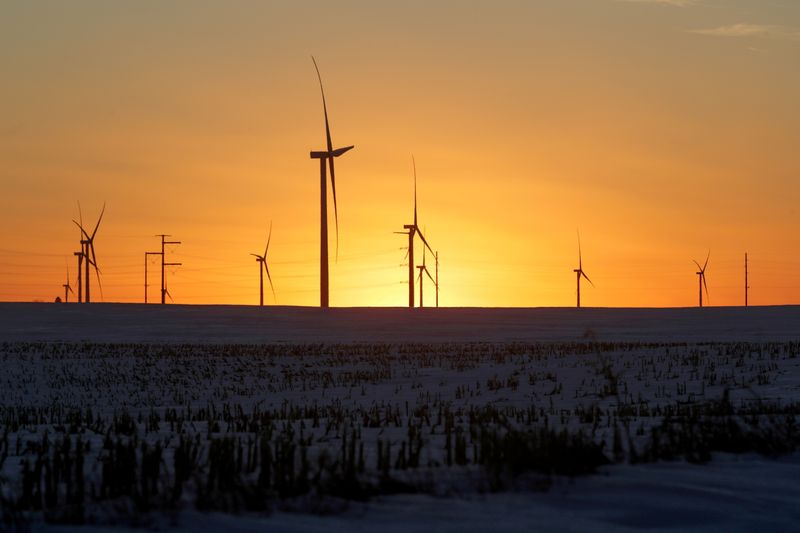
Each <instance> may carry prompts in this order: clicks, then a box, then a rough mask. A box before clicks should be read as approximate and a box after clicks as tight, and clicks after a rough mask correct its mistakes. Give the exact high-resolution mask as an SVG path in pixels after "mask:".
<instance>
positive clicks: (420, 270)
mask: <svg viewBox="0 0 800 533" xmlns="http://www.w3.org/2000/svg"><path fill="white" fill-rule="evenodd" d="M417 268H418V269H419V306H420V307H425V306H424V304H423V300H422V287H423V285H424V283H423V281H424V279H423V278H422V273H423V272H424V273H425V274H426V275H427V276H428V278H429V279H430V280H431V281H432V282H433V283H434V284H436V280H434V279H433V276H431V273H430V272H428V267H427V266H425V248H423V249H422V264H421V265H417ZM437 291H438V287H437Z"/></svg>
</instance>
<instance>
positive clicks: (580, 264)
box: [573, 232, 594, 307]
mask: <svg viewBox="0 0 800 533" xmlns="http://www.w3.org/2000/svg"><path fill="white" fill-rule="evenodd" d="M573 272H575V277H576V279H577V282H578V307H580V306H581V276H582V277H584V278H586V281H588V282H589V284H590V285H591V286H592V287H594V283H592V280H590V279H589V276H587V275H586V272H584V271H583V261H582V259H581V234H580V232H579V233H578V268H576V269H575V270H573Z"/></svg>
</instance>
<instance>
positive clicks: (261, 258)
mask: <svg viewBox="0 0 800 533" xmlns="http://www.w3.org/2000/svg"><path fill="white" fill-rule="evenodd" d="M271 239H272V222H270V223H269V236H268V237H267V246H266V248H264V255H258V254H250V255H252V256H255V258H256V262H257V263H258V288H259V300H258V302H259V303H258V305H261V306H263V305H264V272H266V273H267V279H268V280H269V287H270V288H271V289H272V298H273V300H275V287H273V286H272V276H270V275H269V267H268V266H267V252H268V251H269V241H270V240H271Z"/></svg>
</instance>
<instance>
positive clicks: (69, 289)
mask: <svg viewBox="0 0 800 533" xmlns="http://www.w3.org/2000/svg"><path fill="white" fill-rule="evenodd" d="M62 287H64V303H69V293H72V294H75V291H73V290H72V287H71V286H70V284H69V265H67V282H66V283H65V284H63V285H62Z"/></svg>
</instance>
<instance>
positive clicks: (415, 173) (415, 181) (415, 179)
mask: <svg viewBox="0 0 800 533" xmlns="http://www.w3.org/2000/svg"><path fill="white" fill-rule="evenodd" d="M411 165H412V166H413V167H414V227H415V228H416V227H417V162H416V161H415V160H414V154H411ZM423 240H424V239H423Z"/></svg>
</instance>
